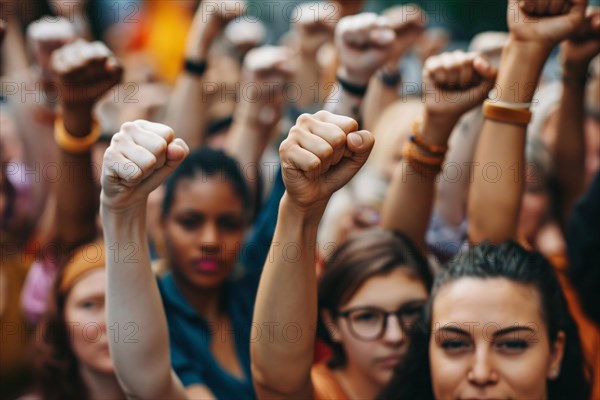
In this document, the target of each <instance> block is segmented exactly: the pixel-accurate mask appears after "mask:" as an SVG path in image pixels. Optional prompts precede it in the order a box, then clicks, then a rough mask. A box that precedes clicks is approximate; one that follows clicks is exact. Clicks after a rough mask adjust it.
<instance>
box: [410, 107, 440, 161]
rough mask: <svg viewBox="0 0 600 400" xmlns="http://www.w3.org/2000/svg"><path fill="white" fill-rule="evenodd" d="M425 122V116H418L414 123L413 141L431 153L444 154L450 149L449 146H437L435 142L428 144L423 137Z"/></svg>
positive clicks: (411, 138)
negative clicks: (422, 126)
mask: <svg viewBox="0 0 600 400" xmlns="http://www.w3.org/2000/svg"><path fill="white" fill-rule="evenodd" d="M422 123H423V117H422V116H418V117H416V118H415V120H414V121H413V124H412V133H413V134H412V136H411V137H410V140H411V142H413V143H414V144H416V145H417V146H419V147H420V148H421V149H423V150H425V151H428V152H430V153H431V154H436V155H444V154H446V152H447V151H448V146H436V145H434V144H427V143H425V141H424V140H423V138H422V137H421V124H422Z"/></svg>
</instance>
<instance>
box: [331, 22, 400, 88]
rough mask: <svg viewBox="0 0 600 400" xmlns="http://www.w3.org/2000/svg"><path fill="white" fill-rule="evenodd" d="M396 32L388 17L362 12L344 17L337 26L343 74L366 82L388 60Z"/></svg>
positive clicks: (338, 48) (345, 77) (360, 82)
mask: <svg viewBox="0 0 600 400" xmlns="http://www.w3.org/2000/svg"><path fill="white" fill-rule="evenodd" d="M395 39H396V34H395V33H394V30H393V29H392V28H391V26H390V23H389V20H388V19H387V18H386V17H380V16H378V15H377V14H373V13H363V14H358V15H353V16H350V17H344V18H342V19H341V20H340V22H339V23H338V25H337V27H336V29H335V44H336V47H337V50H338V53H339V57H340V69H339V71H338V74H339V75H340V77H341V78H343V79H346V80H348V81H349V82H351V83H353V84H357V85H366V84H367V83H368V82H369V79H371V76H372V75H373V74H374V73H375V71H377V70H378V69H379V68H381V67H382V66H383V65H384V64H385V63H386V62H388V61H389V59H390V57H391V53H392V48H393V45H394V41H395Z"/></svg>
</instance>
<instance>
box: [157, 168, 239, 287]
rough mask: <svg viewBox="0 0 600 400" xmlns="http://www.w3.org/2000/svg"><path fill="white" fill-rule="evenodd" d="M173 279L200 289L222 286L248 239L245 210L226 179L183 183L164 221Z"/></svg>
mask: <svg viewBox="0 0 600 400" xmlns="http://www.w3.org/2000/svg"><path fill="white" fill-rule="evenodd" d="M163 224H164V230H165V240H166V245H167V252H168V254H169V260H170V265H171V267H172V268H173V271H174V273H176V274H178V275H179V276H180V277H181V278H182V279H184V280H185V282H187V283H189V284H191V285H192V286H194V287H197V288H205V289H206V288H216V287H218V286H220V285H221V284H223V282H224V281H225V280H226V279H227V278H228V277H229V275H230V273H231V270H232V269H233V267H234V266H235V262H236V259H237V256H238V254H239V251H240V248H241V245H242V240H243V237H244V226H245V225H244V208H243V204H242V200H241V199H240V198H239V196H238V195H237V194H236V192H235V190H234V188H233V186H232V185H231V183H229V182H228V181H226V180H225V179H224V178H223V177H222V174H218V175H216V176H214V177H206V176H198V177H195V178H187V179H182V180H181V181H179V183H178V184H177V187H176V188H175V195H174V198H173V203H172V205H171V209H170V211H169V213H168V215H166V216H165V219H164V221H163Z"/></svg>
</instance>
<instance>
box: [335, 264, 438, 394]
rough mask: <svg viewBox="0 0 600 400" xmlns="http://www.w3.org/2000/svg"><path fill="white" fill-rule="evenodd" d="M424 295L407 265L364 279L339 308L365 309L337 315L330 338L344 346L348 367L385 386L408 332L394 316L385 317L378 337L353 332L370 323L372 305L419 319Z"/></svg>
mask: <svg viewBox="0 0 600 400" xmlns="http://www.w3.org/2000/svg"><path fill="white" fill-rule="evenodd" d="M427 295H428V292H427V288H426V287H425V285H423V283H422V282H421V281H420V280H419V279H417V278H415V277H414V276H412V275H410V274H409V273H408V271H407V269H406V268H395V269H394V270H393V271H391V272H390V273H388V274H385V275H378V276H373V277H372V278H369V279H368V280H367V281H366V282H364V283H363V284H362V286H361V287H359V289H358V290H357V291H356V293H355V294H354V296H353V297H352V298H351V299H350V301H348V303H346V304H344V305H343V306H342V307H340V309H339V311H340V312H344V311H347V310H361V309H364V311H360V312H356V311H354V312H353V313H352V314H350V315H349V316H348V317H347V318H343V317H339V318H337V319H336V321H335V327H334V332H333V339H334V340H336V341H338V342H340V343H341V345H342V346H343V348H344V352H345V354H346V357H347V368H354V369H355V370H358V371H359V372H360V373H361V374H362V375H363V376H366V377H367V378H368V379H369V380H370V381H371V382H372V383H374V384H375V385H378V386H382V387H383V386H385V385H386V384H387V383H388V382H389V381H390V379H391V378H392V375H393V371H394V367H395V366H396V365H397V364H398V363H399V362H400V361H401V360H402V357H403V356H404V354H405V352H406V350H407V348H408V335H407V333H406V332H404V331H403V329H402V328H401V325H400V321H399V320H398V318H397V317H396V316H395V315H391V316H388V318H387V327H386V329H385V331H384V333H383V335H382V336H381V338H380V339H376V340H370V341H367V340H362V339H360V338H358V337H356V334H355V333H353V331H354V332H358V331H359V330H361V328H360V326H361V325H362V326H365V325H367V326H368V325H371V324H372V323H373V321H374V320H375V319H376V317H375V316H374V314H373V312H372V311H370V309H371V308H374V309H380V310H384V311H387V312H390V313H391V312H396V311H398V310H400V309H404V310H406V312H405V314H404V315H406V318H409V319H410V318H412V319H416V318H419V317H420V316H421V310H422V306H423V305H424V303H425V302H426V301H427ZM350 320H351V321H350ZM351 324H352V326H353V327H354V329H353V330H352V328H351V326H350V325H351ZM363 329H364V328H363ZM367 330H368V329H367ZM363 332H364V330H363Z"/></svg>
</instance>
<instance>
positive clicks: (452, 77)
mask: <svg viewBox="0 0 600 400" xmlns="http://www.w3.org/2000/svg"><path fill="white" fill-rule="evenodd" d="M497 72H498V71H497V70H496V68H494V67H493V66H492V64H491V63H490V62H489V61H487V60H486V59H485V58H483V57H481V56H480V55H479V54H478V53H464V52H462V51H454V52H449V53H442V54H440V55H439V56H434V57H430V58H428V59H427V61H426V62H425V67H424V69H423V85H424V88H423V94H424V96H425V109H426V111H427V112H428V113H429V114H432V115H439V116H447V117H451V118H452V119H453V120H458V119H459V118H460V117H461V116H462V114H464V113H465V112H467V111H469V110H470V109H471V108H473V107H475V106H476V105H478V104H480V103H481V102H482V101H483V100H485V98H486V97H487V94H488V92H489V91H490V90H491V89H492V87H493V86H494V82H495V80H496V75H497Z"/></svg>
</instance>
